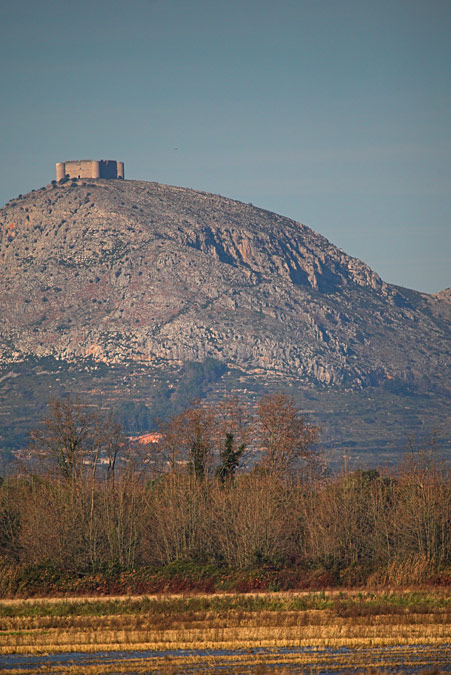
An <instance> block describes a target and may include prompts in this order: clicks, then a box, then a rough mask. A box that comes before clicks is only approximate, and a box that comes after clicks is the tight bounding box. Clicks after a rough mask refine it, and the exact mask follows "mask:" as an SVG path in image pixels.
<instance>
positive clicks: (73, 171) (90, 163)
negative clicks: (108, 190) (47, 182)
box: [56, 159, 124, 180]
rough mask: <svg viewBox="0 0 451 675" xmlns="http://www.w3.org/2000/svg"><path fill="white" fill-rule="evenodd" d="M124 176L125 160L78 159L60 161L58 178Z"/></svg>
mask: <svg viewBox="0 0 451 675" xmlns="http://www.w3.org/2000/svg"><path fill="white" fill-rule="evenodd" d="M66 177H69V178H124V162H116V160H114V159H100V160H92V159H78V160H74V161H71V162H58V163H57V165H56V180H62V179H63V178H66Z"/></svg>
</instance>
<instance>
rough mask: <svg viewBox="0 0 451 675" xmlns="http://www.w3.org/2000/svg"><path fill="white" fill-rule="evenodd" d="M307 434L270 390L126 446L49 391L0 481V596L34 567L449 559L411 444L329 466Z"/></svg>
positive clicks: (436, 489) (427, 475)
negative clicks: (389, 458) (366, 465)
mask: <svg viewBox="0 0 451 675" xmlns="http://www.w3.org/2000/svg"><path fill="white" fill-rule="evenodd" d="M318 439H319V430H318V428H317V427H315V426H313V425H310V424H309V423H308V422H307V421H306V419H305V418H304V417H303V415H302V414H301V413H300V411H299V410H298V409H297V408H296V406H295V404H294V403H293V401H292V400H291V399H290V398H289V397H286V396H284V395H283V394H275V395H272V396H267V397H264V398H262V399H261V400H260V401H259V402H258V403H257V405H256V407H255V409H249V408H248V407H245V406H243V405H241V404H239V402H237V401H234V400H227V401H224V402H222V403H221V404H218V405H215V406H201V405H195V406H192V407H191V408H189V409H187V410H185V411H183V412H182V413H180V414H178V415H176V416H174V417H173V418H171V419H169V420H168V421H167V422H166V423H164V424H162V425H161V426H160V436H159V440H158V442H157V443H149V444H148V445H142V444H139V443H136V444H130V443H129V442H128V441H127V439H126V438H125V437H124V436H123V435H122V432H121V428H120V426H119V425H118V424H117V423H116V422H115V420H114V417H113V416H111V415H109V414H105V415H102V414H99V413H98V412H95V411H94V412H93V411H91V410H90V409H89V408H85V407H83V406H82V405H80V404H79V403H77V402H74V401H72V400H71V399H64V400H59V401H53V402H52V404H51V409H50V413H49V414H48V415H47V416H46V417H45V419H44V420H43V422H42V424H41V426H40V427H39V428H38V429H36V430H34V432H33V433H32V434H31V439H30V445H29V448H28V450H27V453H26V454H25V457H24V458H23V462H24V465H23V466H22V467H21V468H20V469H19V470H18V471H17V472H16V474H15V475H11V476H9V477H8V478H6V479H4V480H3V482H2V484H1V487H0V593H3V594H5V593H14V592H17V591H18V589H20V588H26V583H25V581H24V579H25V580H26V579H28V580H29V579H30V578H39V575H41V576H42V575H44V576H45V574H47V575H48V573H49V571H51V572H52V574H53V575H56V578H62V577H65V578H68V577H70V578H74V579H77V578H83V577H84V576H89V575H91V576H92V575H101V576H102V575H104V576H108V575H110V576H113V577H114V576H116V577H117V576H118V575H121V574H122V573H124V572H130V573H131V572H133V573H136V574H138V573H139V571H140V570H141V571H142V570H152V571H153V572H157V571H158V570H161V569H165V568H168V567H170V566H171V565H172V566H173V565H179V570H180V569H182V568H181V567H180V565H181V566H183V565H191V568H192V566H193V565H194V566H198V568H199V570H202V569H204V568H205V567H206V566H210V567H213V568H214V569H216V570H223V571H224V573H226V572H227V571H228V572H230V573H233V572H236V571H243V570H260V571H262V570H263V571H275V572H277V573H282V571H287V570H290V571H291V572H293V573H295V574H294V576H293V579H297V581H296V582H293V583H295V584H296V583H300V580H302V578H306V577H308V578H310V579H314V578H315V576H316V577H318V578H319V577H320V576H321V575H323V577H324V575H325V577H324V578H327V579H329V581H330V583H337V584H340V583H343V584H345V583H364V582H367V583H385V582H387V583H415V582H421V581H425V580H427V579H433V578H435V576H436V575H437V574H439V573H442V574H443V573H444V571H446V569H447V568H448V569H449V566H450V564H451V527H450V526H451V482H450V480H449V478H450V477H449V471H448V470H447V469H446V468H445V467H443V466H439V465H437V464H436V463H435V462H434V459H433V456H432V455H431V454H430V453H428V452H425V451H424V452H416V453H412V454H411V455H410V456H409V457H408V458H407V459H406V460H405V461H404V462H403V463H402V465H400V466H399V467H398V468H397V469H396V470H393V471H391V472H390V473H388V472H382V471H376V470H367V471H363V470H360V471H353V472H345V473H342V474H340V475H336V476H333V475H329V474H328V473H327V471H325V469H324V466H323V463H322V460H321V455H320V453H319V451H318ZM199 573H200V572H199ZM30 575H31V577H30ZM33 575H35V576H34V577H33ZM36 575H37V577H36ZM434 575H435V576H434ZM27 583H28V582H27ZM38 585H39V583H38ZM24 592H25V591H24Z"/></svg>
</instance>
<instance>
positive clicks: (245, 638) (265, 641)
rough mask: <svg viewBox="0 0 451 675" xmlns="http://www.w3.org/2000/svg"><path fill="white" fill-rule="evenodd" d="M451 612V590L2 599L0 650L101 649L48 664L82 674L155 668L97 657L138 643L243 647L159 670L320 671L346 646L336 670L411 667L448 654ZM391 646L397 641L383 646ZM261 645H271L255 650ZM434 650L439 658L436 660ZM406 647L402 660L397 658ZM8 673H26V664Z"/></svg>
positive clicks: (156, 663)
mask: <svg viewBox="0 0 451 675" xmlns="http://www.w3.org/2000/svg"><path fill="white" fill-rule="evenodd" d="M450 619H451V602H450V599H449V597H448V596H447V594H446V592H445V591H442V592H439V591H437V592H435V593H431V592H430V591H428V592H427V593H426V592H424V593H418V592H416V593H398V594H387V593H379V594H372V593H367V594H366V595H365V596H362V594H361V593H360V594H356V593H346V594H343V593H340V594H338V595H337V594H334V595H326V594H312V595H306V594H272V595H270V594H265V595H255V596H252V597H249V596H247V595H244V596H243V595H230V596H215V597H206V596H205V597H196V596H193V597H174V598H171V597H165V598H160V599H157V598H150V599H149V598H139V599H130V598H129V599H123V600H104V601H102V602H96V601H95V600H93V601H91V602H86V601H78V602H73V601H71V602H68V601H59V602H55V601H53V602H45V601H40V602H36V601H35V602H33V603H30V602H22V603H17V602H15V603H5V602H3V603H1V604H0V654H3V655H7V654H45V653H52V654H58V653H62V652H68V653H75V652H84V653H91V654H93V656H92V660H91V662H90V663H86V664H85V665H83V666H82V667H81V665H75V664H74V665H73V666H71V665H65V666H64V668H63V667H62V666H61V665H59V666H58V668H56V666H55V669H53V666H51V665H47V666H46V670H45V672H46V673H51V672H64V673H75V672H76V673H80V675H83V673H86V674H87V675H88V674H89V673H93V674H94V673H109V672H118V673H121V672H124V673H125V672H132V671H133V672H136V673H140V672H151V671H149V659H142V658H139V655H136V658H132V659H131V660H130V659H127V662H126V663H125V662H121V660H120V659H119V660H118V659H114V663H112V662H111V663H102V664H98V663H95V659H96V657H95V653H96V652H100V651H110V652H111V651H123V652H131V651H135V650H136V651H139V650H152V651H154V652H156V651H168V652H174V650H181V649H183V650H207V651H210V652H214V651H215V650H219V649H225V650H235V651H236V650H244V651H242V652H241V653H234V654H233V655H230V656H227V657H226V656H221V657H220V658H219V657H218V656H217V655H215V654H214V653H210V654H204V655H201V656H200V655H198V654H197V655H195V656H192V657H190V656H183V657H177V655H176V654H174V653H173V655H172V656H171V657H170V658H169V660H168V657H165V658H160V657H156V656H153V657H152V659H151V663H152V669H154V668H158V672H164V673H166V672H168V673H169V672H174V673H175V672H190V669H197V670H199V669H201V670H202V672H213V670H214V668H216V667H219V665H221V664H222V665H223V666H224V667H227V671H226V672H230V673H232V672H234V670H235V668H237V667H238V666H239V672H240V673H241V672H243V673H245V672H264V671H263V670H260V671H258V670H256V668H259V667H260V666H261V667H262V668H263V667H266V666H269V665H271V666H273V667H276V666H277V664H281V667H282V666H283V668H284V669H288V670H286V671H285V672H292V671H290V670H289V669H290V668H294V666H295V665H297V667H299V665H302V664H305V665H306V667H307V666H308V667H309V668H310V669H312V672H315V667H317V668H318V669H319V668H320V664H321V663H323V664H324V659H325V656H324V653H321V650H324V649H328V648H333V649H338V648H341V647H347V648H349V649H356V651H355V652H352V653H351V652H350V653H348V654H347V655H343V654H336V655H335V656H333V655H329V657H328V661H327V662H328V663H331V664H332V663H333V664H334V668H335V666H337V669H340V668H343V669H345V668H346V667H348V668H350V667H369V666H370V665H377V667H384V668H385V667H389V666H390V665H394V664H396V663H398V664H399V663H403V664H405V666H406V667H407V665H408V663H409V659H413V660H414V662H415V664H417V666H418V665H419V666H420V667H421V666H423V665H424V666H425V667H426V666H430V665H433V664H434V663H438V665H440V664H441V663H445V662H446V661H444V660H443V658H445V657H443V654H444V653H445V652H446V649H447V645H448V647H449V644H450V643H451V628H450V625H451V621H450ZM419 645H423V647H420V646H419ZM304 647H309V648H311V650H310V651H309V652H308V653H296V654H280V653H279V650H280V649H282V648H290V649H298V648H304ZM386 647H391V649H390V650H388V651H385V652H384V650H383V648H386ZM256 649H257V650H260V649H264V650H265V653H264V654H262V653H261V652H257V653H255V652H253V651H252V650H256ZM246 650H247V652H246ZM434 650H435V651H436V652H437V654H440V655H441V656H440V659H442V660H441V661H440V659H438V660H437V661H434V659H432V656H431V655H432V654H433V653H434ZM401 653H402V655H403V656H402V660H399V661H396V659H397V658H399V659H401V656H400V654H401ZM364 654H366V656H365V657H364V658H363V655H364ZM448 656H449V654H448ZM423 657H424V658H423ZM384 659H385V660H384ZM422 659H423V660H422ZM450 660H451V659H450ZM355 663H356V664H357V665H355ZM146 664H147V665H146ZM218 664H219V665H218ZM227 664H228V665H227ZM171 669H172V670H171ZM209 669H210V670H209ZM1 672H3V671H0V673H1ZM4 672H6V671H4ZM7 672H9V673H10V675H15V674H16V675H18V674H19V673H22V672H25V671H22V670H20V669H16V670H11V669H10V670H8V671H7ZM28 672H29V671H28ZM36 672H44V670H42V671H39V670H36ZM271 672H274V671H271ZM276 672H277V671H276ZM279 672H283V671H279Z"/></svg>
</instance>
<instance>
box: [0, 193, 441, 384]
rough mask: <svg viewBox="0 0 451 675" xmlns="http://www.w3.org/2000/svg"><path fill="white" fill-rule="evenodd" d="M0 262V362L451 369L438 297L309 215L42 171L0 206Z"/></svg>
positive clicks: (320, 372) (355, 374) (281, 370)
mask: <svg viewBox="0 0 451 675" xmlns="http://www.w3.org/2000/svg"><path fill="white" fill-rule="evenodd" d="M0 266H1V270H2V272H1V279H0V313H1V317H2V322H1V327H0V330H1V333H0V340H1V343H0V349H1V354H0V358H1V361H0V362H1V363H6V362H8V361H11V360H18V359H22V358H24V357H27V356H29V355H35V356H45V355H54V356H57V357H58V358H60V359H65V360H73V359H78V358H80V357H86V356H89V355H91V356H92V357H94V358H95V359H97V360H99V361H104V362H106V363H120V362H122V361H124V360H129V359H131V360H134V361H141V362H143V363H146V364H148V365H149V366H151V365H152V364H153V363H156V362H161V361H163V362H167V363H169V364H177V363H181V362H184V361H188V360H202V359H204V358H206V357H207V356H214V357H216V358H218V359H221V360H223V361H224V362H226V363H227V364H228V365H230V366H237V367H239V368H241V369H243V370H245V371H246V372H248V373H249V372H250V373H254V374H256V375H259V374H261V375H265V376H266V375H268V374H271V375H272V377H273V378H274V377H275V378H276V379H277V378H280V380H281V381H282V380H283V381H290V380H291V381H298V382H299V383H302V382H306V383H307V382H310V383H312V382H313V383H320V384H327V385H332V386H334V387H345V388H361V387H365V386H367V385H370V384H372V385H377V384H379V383H382V382H384V381H387V380H390V379H393V378H400V379H401V380H403V381H406V382H409V383H410V384H412V385H414V384H415V383H422V386H423V387H424V386H427V388H429V389H431V388H432V389H434V388H435V389H437V390H442V391H443V389H444V388H445V387H446V386H447V382H449V377H447V373H446V369H447V367H448V362H447V360H446V354H447V348H448V345H449V342H448V340H449V333H448V331H449V315H450V305H449V302H447V301H446V297H442V295H441V294H437V296H429V295H426V294H422V293H418V292H415V291H410V290H406V289H402V288H397V287H394V286H391V285H389V284H386V283H384V282H383V281H382V280H381V279H380V278H379V276H378V275H377V274H376V273H375V272H373V271H372V270H371V269H370V268H369V267H368V266H367V265H365V264H364V263H363V262H361V261H360V260H357V259H355V258H352V257H350V256H348V255H346V254H345V253H344V252H343V251H341V250H339V249H338V248H336V247H335V246H333V245H332V244H331V243H330V242H328V241H327V240H326V239H325V238H324V237H322V236H320V235H318V234H316V233H315V232H313V231H312V230H311V229H309V228H308V227H305V226H304V225H301V224H300V223H297V222H294V221H292V220H290V219H288V218H284V217H282V216H278V215H276V214H274V213H270V212H268V211H264V210H262V209H258V208H255V207H253V206H250V205H246V204H242V203H240V202H236V201H232V200H230V199H225V198H223V197H220V196H217V195H212V194H206V193H202V192H196V191H193V190H189V189H182V188H176V187H168V186H165V185H159V184H157V183H147V182H138V181H107V180H96V181H93V180H83V181H81V180H79V181H78V182H76V183H66V184H64V185H57V186H48V187H47V188H45V189H41V190H39V191H35V192H33V193H30V194H28V195H26V196H24V197H21V198H18V199H16V200H13V201H12V202H10V203H9V204H7V205H6V206H5V207H4V208H2V209H1V210H0ZM443 295H445V294H443ZM448 374H449V373H448Z"/></svg>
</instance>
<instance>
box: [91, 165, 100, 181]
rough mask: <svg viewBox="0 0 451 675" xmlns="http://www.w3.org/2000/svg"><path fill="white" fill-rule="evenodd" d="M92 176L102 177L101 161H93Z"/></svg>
mask: <svg viewBox="0 0 451 675" xmlns="http://www.w3.org/2000/svg"><path fill="white" fill-rule="evenodd" d="M91 171H92V173H91V178H100V162H97V161H94V162H91Z"/></svg>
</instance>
